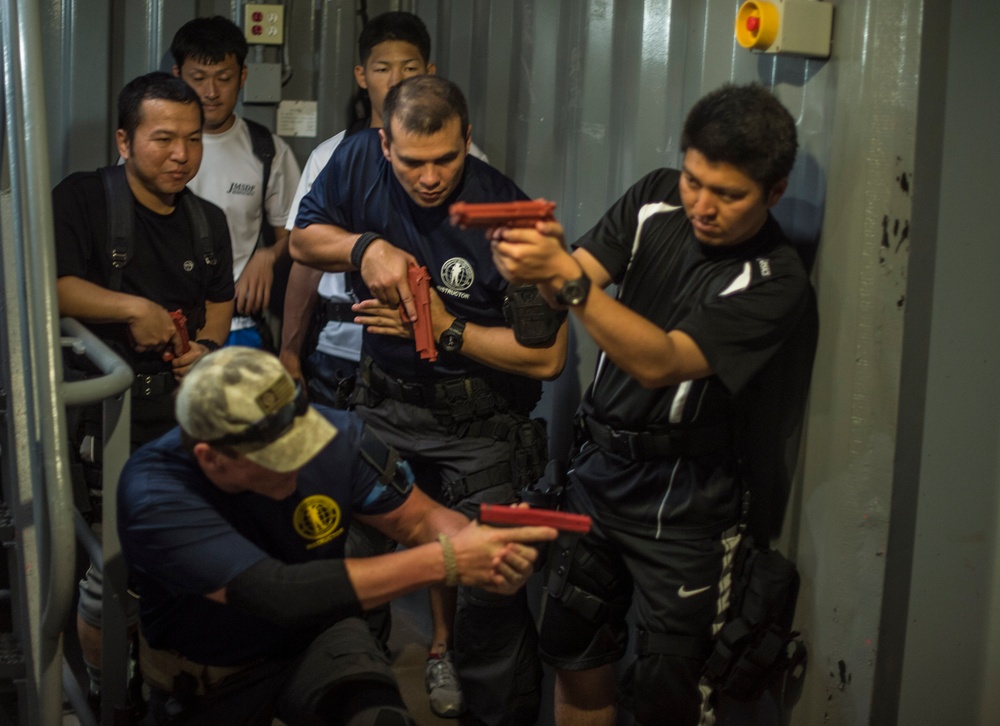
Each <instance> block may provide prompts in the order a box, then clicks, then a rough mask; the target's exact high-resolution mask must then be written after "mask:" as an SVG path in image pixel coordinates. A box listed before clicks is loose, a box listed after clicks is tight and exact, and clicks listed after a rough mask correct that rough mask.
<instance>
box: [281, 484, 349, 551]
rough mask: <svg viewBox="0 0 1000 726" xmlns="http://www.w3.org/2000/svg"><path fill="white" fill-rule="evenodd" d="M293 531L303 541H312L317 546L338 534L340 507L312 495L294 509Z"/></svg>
mask: <svg viewBox="0 0 1000 726" xmlns="http://www.w3.org/2000/svg"><path fill="white" fill-rule="evenodd" d="M293 518H294V520H295V521H294V525H295V531H296V532H298V534H299V536H300V537H302V538H303V539H307V540H312V543H313V544H312V546H317V545H320V544H323V543H325V542H329V541H330V540H331V539H333V538H334V537H336V536H337V535H338V534H340V533H341V532H342V531H343V530H342V529H341V528H340V505H339V504H337V503H336V502H335V501H333V500H332V499H331V498H330V497H326V496H323V495H322V494H314V495H312V496H311V497H306V498H305V499H303V500H302V501H301V502H299V506H297V507H296V508H295V514H294V515H293Z"/></svg>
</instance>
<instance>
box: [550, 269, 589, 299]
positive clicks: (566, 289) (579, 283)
mask: <svg viewBox="0 0 1000 726" xmlns="http://www.w3.org/2000/svg"><path fill="white" fill-rule="evenodd" d="M588 292H590V278H588V277H586V276H584V277H581V278H579V279H576V280H567V281H566V284H564V285H563V286H562V289H561V290H560V291H559V295H558V296H557V297H558V298H561V299H560V300H559V302H561V303H562V304H563V305H580V304H581V303H583V301H584V300H586V299H587V293H588Z"/></svg>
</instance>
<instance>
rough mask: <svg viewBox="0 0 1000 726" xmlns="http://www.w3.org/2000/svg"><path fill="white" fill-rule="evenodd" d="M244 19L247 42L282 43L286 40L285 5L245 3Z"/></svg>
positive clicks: (262, 43) (244, 32) (259, 43)
mask: <svg viewBox="0 0 1000 726" xmlns="http://www.w3.org/2000/svg"><path fill="white" fill-rule="evenodd" d="M243 21H244V22H243V34H244V35H245V36H246V39H247V43H256V44H258V45H281V44H282V43H284V42H285V38H284V36H285V6H284V5H260V4H248V5H245V6H244V15H243Z"/></svg>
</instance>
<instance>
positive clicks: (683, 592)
mask: <svg viewBox="0 0 1000 726" xmlns="http://www.w3.org/2000/svg"><path fill="white" fill-rule="evenodd" d="M711 587H712V586H711V585H705V587H699V588H698V589H697V590H688V589H687V585H681V586H680V587H679V588H678V590H677V594H678V595H679V596H681V597H694V596H695V595H700V594H701V593H703V592H705V591H706V590H709V589H711Z"/></svg>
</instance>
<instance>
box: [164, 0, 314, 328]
mask: <svg viewBox="0 0 1000 726" xmlns="http://www.w3.org/2000/svg"><path fill="white" fill-rule="evenodd" d="M170 52H171V54H172V55H173V57H174V63H175V65H174V69H173V70H174V75H175V76H178V77H180V78H181V79H183V80H184V81H185V82H186V83H187V84H188V85H189V86H191V87H192V88H193V89H194V90H195V92H196V93H197V94H198V97H199V98H200V99H201V103H202V106H203V108H204V110H205V127H204V134H203V136H202V143H203V146H204V155H203V156H204V159H203V161H202V165H201V170H200V171H199V172H198V174H197V176H195V178H194V179H193V180H192V181H191V182H190V183H189V184H188V187H189V188H190V189H191V190H192V191H194V192H195V194H197V195H198V196H200V197H204V198H205V199H207V200H209V201H210V202H212V203H213V204H216V205H218V206H219V207H221V208H222V210H223V211H224V212H225V213H226V220H227V222H228V223H229V234H230V237H231V238H232V243H233V278H234V280H235V281H236V299H235V304H236V307H235V311H234V315H233V322H232V326H231V333H230V337H229V340H228V341H227V342H228V343H239V344H240V345H251V346H253V347H260V346H261V345H262V342H263V341H262V340H261V337H260V331H259V330H258V329H257V327H256V326H255V323H254V318H257V319H260V317H261V315H262V314H263V313H264V311H265V310H266V309H267V308H268V305H269V303H270V301H271V297H272V294H273V292H274V290H275V286H276V283H275V281H276V277H275V276H276V274H279V275H280V274H281V273H280V270H281V269H282V265H281V264H279V263H281V262H285V263H286V264H287V260H288V230H286V229H285V222H286V220H287V219H288V209H289V206H290V205H291V202H292V198H293V196H294V193H295V187H296V185H297V184H298V181H299V167H298V164H297V163H296V161H295V157H294V156H293V155H292V151H291V149H289V147H288V144H286V143H285V142H284V141H283V140H282V139H281V138H280V137H278V136H276V135H274V134H272V133H270V131H268V130H267V129H265V128H264V127H263V126H261V125H260V124H255V123H254V122H253V121H249V120H246V119H243V118H240V117H239V116H237V115H236V114H235V113H233V111H234V109H235V108H236V102H237V99H238V98H239V93H240V89H241V88H243V84H244V82H245V81H246V77H247V67H246V65H245V60H246V56H247V42H246V39H245V38H244V37H243V33H242V32H241V31H240V29H239V28H238V27H236V25H234V24H233V23H232V22H231V21H229V20H227V19H226V18H224V17H222V16H218V15H217V16H215V17H211V18H195V19H194V20H191V21H189V22H188V23H185V24H184V25H183V26H182V27H181V28H180V30H178V31H177V33H176V34H175V35H174V38H173V42H172V43H171V44H170ZM262 157H263V158H262ZM265 159H267V161H265ZM265 174H266V176H267V180H266V188H263V187H265V178H264V177H265ZM265 224H266V225H267V226H269V227H270V228H271V229H273V237H274V242H273V244H270V245H265V244H264V239H265V236H264V234H263V233H264V231H265ZM285 269H287V268H285ZM286 274H287V273H286ZM278 309H279V310H280V308H278ZM264 332H265V335H266V333H267V331H266V330H265V331H264Z"/></svg>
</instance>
